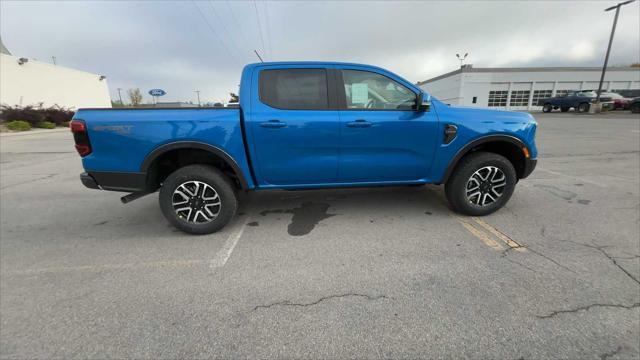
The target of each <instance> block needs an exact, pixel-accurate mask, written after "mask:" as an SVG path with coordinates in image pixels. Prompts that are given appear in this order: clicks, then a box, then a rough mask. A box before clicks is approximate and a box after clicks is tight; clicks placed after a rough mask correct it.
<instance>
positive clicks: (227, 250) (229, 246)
mask: <svg viewBox="0 0 640 360" xmlns="http://www.w3.org/2000/svg"><path fill="white" fill-rule="evenodd" d="M247 222H249V216H247V217H246V219H244V221H242V222H241V225H240V226H239V228H238V229H235V230H234V231H232V232H231V234H230V235H229V237H228V238H227V241H225V243H224V245H223V246H222V248H221V249H220V250H218V252H217V253H216V255H215V256H214V257H213V259H211V262H210V263H209V267H210V268H211V269H215V268H220V267H223V266H224V265H225V264H226V263H227V260H229V258H230V257H231V253H233V249H235V247H236V244H238V240H240V237H242V233H243V232H244V228H245V227H246V226H247Z"/></svg>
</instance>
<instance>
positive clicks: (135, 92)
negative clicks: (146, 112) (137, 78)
mask: <svg viewBox="0 0 640 360" xmlns="http://www.w3.org/2000/svg"><path fill="white" fill-rule="evenodd" d="M127 94H128V95H129V99H131V105H133V106H138V105H140V104H141V103H142V93H141V92H140V89H138V88H135V89H129V90H127Z"/></svg>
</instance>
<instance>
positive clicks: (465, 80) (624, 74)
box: [417, 65, 640, 110]
mask: <svg viewBox="0 0 640 360" xmlns="http://www.w3.org/2000/svg"><path fill="white" fill-rule="evenodd" d="M601 73H602V68H599V67H531V68H474V67H473V65H463V66H462V67H461V68H460V69H458V70H455V71H452V72H449V73H446V74H443V75H440V76H437V77H434V78H432V79H429V80H425V81H420V82H418V83H417V85H418V86H420V88H422V89H424V90H425V91H426V92H428V93H429V94H431V95H433V96H435V97H436V98H437V99H439V100H441V101H443V102H445V103H448V104H451V105H464V106H477V107H496V108H502V109H512V110H538V109H540V108H541V107H539V106H537V103H538V99H543V98H546V97H552V96H558V95H560V96H561V95H563V94H566V93H567V92H569V91H572V90H597V89H598V83H599V81H600V75H601ZM602 88H603V89H604V90H606V91H612V92H618V93H620V94H621V95H623V96H639V94H638V93H640V68H637V67H635V68H634V67H610V68H608V69H607V72H606V75H605V79H604V82H603V84H602Z"/></svg>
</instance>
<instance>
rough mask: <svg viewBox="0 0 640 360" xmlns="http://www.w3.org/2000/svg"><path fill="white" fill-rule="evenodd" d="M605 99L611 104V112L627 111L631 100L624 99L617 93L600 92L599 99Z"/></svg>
mask: <svg viewBox="0 0 640 360" xmlns="http://www.w3.org/2000/svg"><path fill="white" fill-rule="evenodd" d="M603 98H607V99H611V101H612V102H613V110H619V109H620V110H628V109H629V106H630V105H631V101H632V100H633V99H631V98H626V97H624V96H622V95H620V94H618V93H614V92H602V93H601V94H600V99H603Z"/></svg>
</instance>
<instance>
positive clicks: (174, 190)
mask: <svg viewBox="0 0 640 360" xmlns="http://www.w3.org/2000/svg"><path fill="white" fill-rule="evenodd" d="M536 126H537V124H536V121H535V120H534V119H533V117H532V116H531V115H530V114H527V113H519V112H511V111H498V110H485V109H477V108H465V107H455V106H448V105H446V104H444V103H442V102H440V101H438V100H437V99H435V98H433V97H431V96H430V95H429V94H428V93H426V92H424V91H423V90H422V89H420V88H419V87H417V86H416V85H414V84H412V83H411V82H409V81H407V80H405V79H403V78H401V77H399V76H397V75H395V74H393V73H391V72H389V71H387V70H384V69H381V68H378V67H375V66H369V65H359V64H350V63H335V62H273V63H257V64H250V65H247V66H245V67H244V70H243V71H242V78H241V81H240V104H239V106H237V107H235V108H178V109H167V108H144V109H136V108H118V109H80V110H79V111H78V112H77V113H76V114H75V116H74V118H73V121H72V122H71V124H70V127H71V131H72V133H73V136H74V139H75V147H76V149H77V151H78V153H79V154H80V156H81V157H82V164H83V167H84V169H85V172H84V173H82V174H81V175H80V180H81V181H82V183H83V184H84V185H85V186H86V187H88V188H92V189H102V190H111V191H123V192H129V193H130V194H129V195H126V196H124V197H123V198H122V201H123V202H128V201H131V200H133V199H135V198H138V197H140V196H142V195H146V194H150V193H153V192H155V191H158V190H159V202H160V209H161V211H162V213H163V214H164V216H165V217H166V218H167V220H168V221H169V222H170V223H171V224H173V225H174V226H175V227H177V228H178V229H181V230H183V231H185V232H188V233H192V234H207V233H212V232H215V231H218V230H220V229H221V228H222V227H224V226H225V225H226V224H227V223H229V221H230V220H231V219H232V218H233V217H234V215H235V213H236V210H237V208H238V197H237V193H238V192H239V191H249V190H270V189H289V190H291V189H320V188H335V187H364V186H381V185H395V186H397V185H420V184H444V186H445V194H446V197H447V199H448V201H449V203H450V204H451V207H452V209H453V210H455V211H457V212H459V213H462V214H467V215H473V216H482V215H487V214H490V213H492V212H494V211H496V210H498V209H500V208H501V207H502V206H504V204H506V203H507V201H509V198H510V197H511V195H512V194H513V191H514V189H515V186H516V183H517V182H518V180H519V179H522V178H525V177H527V176H528V175H529V174H530V173H531V172H532V171H533V169H534V168H535V166H536V156H537V150H536V145H535V140H534V139H535V133H536Z"/></svg>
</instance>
